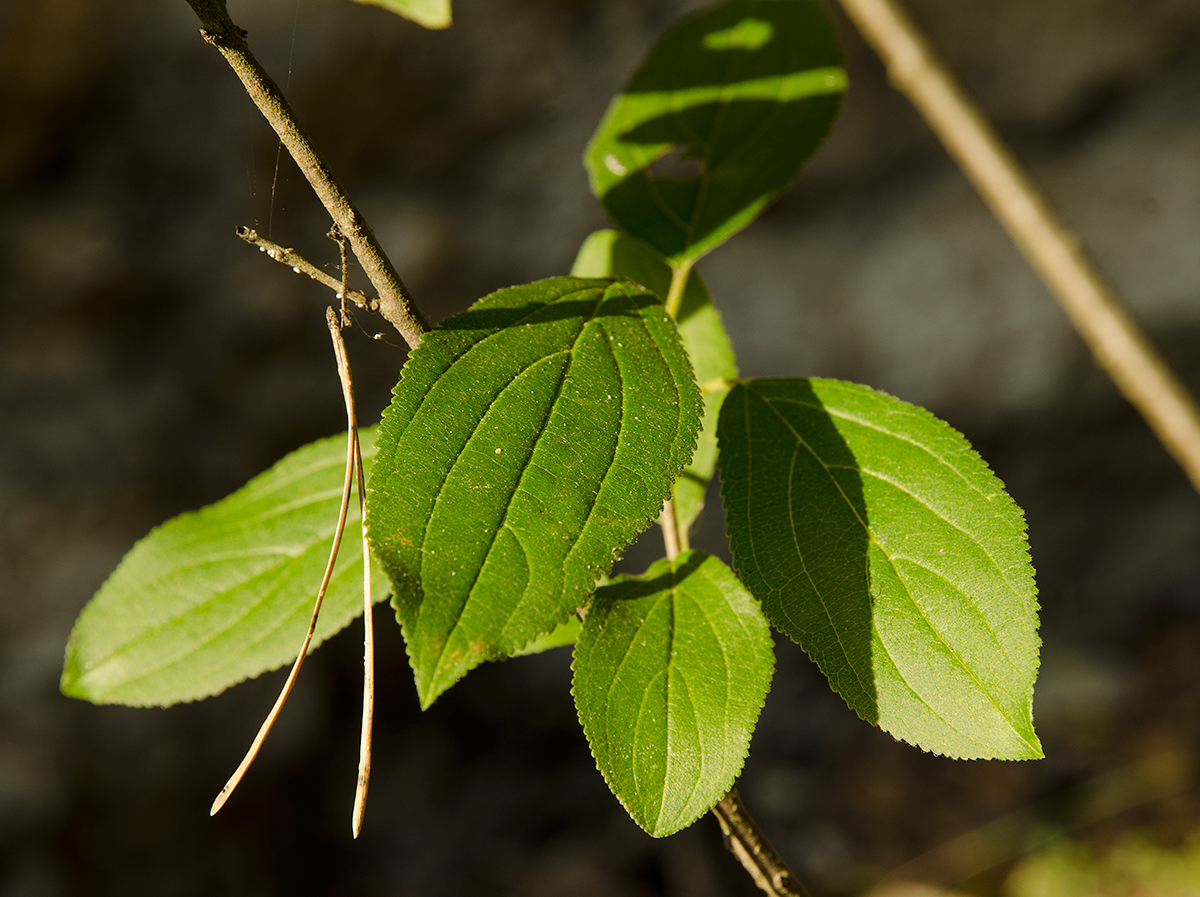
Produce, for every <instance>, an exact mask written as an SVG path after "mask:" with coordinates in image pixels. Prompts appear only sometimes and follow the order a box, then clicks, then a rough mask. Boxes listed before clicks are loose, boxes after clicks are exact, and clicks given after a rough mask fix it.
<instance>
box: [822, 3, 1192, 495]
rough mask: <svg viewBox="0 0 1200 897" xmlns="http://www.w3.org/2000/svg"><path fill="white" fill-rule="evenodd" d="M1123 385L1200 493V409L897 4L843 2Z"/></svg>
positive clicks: (894, 77) (899, 86) (1109, 371)
mask: <svg viewBox="0 0 1200 897" xmlns="http://www.w3.org/2000/svg"><path fill="white" fill-rule="evenodd" d="M841 3H842V6H843V7H844V8H845V10H846V13H847V14H848V15H849V17H850V19H851V20H852V21H853V22H854V23H855V25H856V26H857V27H858V29H859V30H860V31H861V32H862V34H863V36H864V37H865V38H866V40H867V42H868V43H870V44H871V45H872V46H873V47H874V48H875V50H876V51H877V52H878V53H879V55H880V57H881V58H882V59H883V61H884V64H885V65H886V66H887V70H888V76H889V77H890V79H891V81H892V83H893V84H894V85H895V86H896V88H897V89H899V90H900V91H902V92H903V93H904V94H905V95H906V96H907V97H908V98H909V99H910V100H911V101H912V103H913V105H915V106H916V107H917V109H918V110H919V111H920V113H921V115H922V116H924V118H925V120H926V121H927V122H928V123H929V126H930V127H931V128H932V129H933V131H934V132H935V133H936V134H937V136H938V137H939V138H940V139H941V141H942V143H943V144H944V145H945V147H946V149H947V151H948V152H949V153H950V155H951V156H953V157H954V159H955V160H956V161H957V162H958V164H959V165H960V166H961V167H962V170H963V171H964V172H965V173H966V175H967V177H968V178H969V179H970V180H971V182H972V183H973V184H974V185H975V187H976V189H977V190H978V191H979V193H980V195H981V196H982V197H983V199H984V201H985V202H986V203H987V204H988V206H989V207H990V208H991V210H992V212H993V214H995V216H996V217H997V218H998V219H999V221H1000V223H1001V224H1002V225H1003V226H1004V228H1005V229H1006V230H1007V231H1008V233H1009V236H1010V237H1012V239H1013V241H1014V242H1015V243H1016V244H1017V246H1018V248H1019V249H1020V250H1021V252H1022V253H1024V255H1025V257H1026V258H1027V259H1028V260H1029V263H1030V264H1031V265H1032V266H1033V268H1034V269H1035V270H1036V271H1037V273H1038V275H1039V276H1040V277H1041V278H1042V281H1043V282H1044V283H1045V284H1046V286H1047V287H1048V288H1049V289H1050V291H1051V293H1053V294H1054V296H1055V297H1056V298H1057V300H1058V302H1059V304H1060V305H1061V306H1062V308H1063V310H1064V311H1065V312H1066V314H1067V316H1068V317H1069V318H1070V319H1071V322H1072V323H1073V324H1074V325H1075V328H1076V330H1078V331H1079V334H1080V336H1082V337H1083V340H1084V342H1085V343H1087V345H1088V348H1090V349H1091V351H1092V354H1093V355H1094V356H1095V358H1096V362H1097V364H1099V365H1100V367H1101V368H1102V369H1103V370H1104V371H1105V372H1106V373H1107V374H1108V375H1109V377H1111V378H1112V380H1113V382H1114V383H1115V384H1116V385H1117V388H1118V389H1120V390H1121V392H1122V393H1124V395H1125V397H1126V398H1127V399H1128V400H1129V401H1130V402H1131V403H1132V404H1133V405H1134V407H1135V408H1137V410H1138V411H1139V412H1140V413H1141V415H1142V417H1144V418H1145V419H1146V422H1147V423H1148V424H1149V425H1150V427H1151V429H1152V430H1153V431H1154V433H1155V435H1156V436H1158V438H1159V440H1160V441H1161V442H1162V444H1163V445H1164V446H1165V447H1166V449H1167V451H1168V452H1170V453H1171V455H1172V456H1173V457H1174V458H1175V460H1176V461H1177V462H1178V463H1179V465H1180V466H1181V467H1182V468H1183V470H1184V472H1185V473H1186V474H1187V476H1188V478H1189V479H1190V480H1191V481H1192V485H1193V486H1195V487H1196V489H1197V490H1200V409H1197V406H1196V402H1195V400H1194V399H1193V398H1192V396H1191V395H1190V394H1189V393H1188V391H1187V389H1186V388H1185V387H1184V386H1183V384H1182V383H1180V381H1179V380H1178V378H1176V376H1175V375H1174V373H1173V372H1172V371H1171V370H1170V368H1169V367H1168V366H1167V364H1166V363H1165V362H1164V361H1163V359H1162V358H1161V357H1160V355H1159V354H1158V352H1157V351H1156V350H1155V349H1154V347H1153V346H1152V345H1151V343H1150V341H1149V340H1148V339H1147V338H1146V336H1145V335H1144V334H1143V333H1142V332H1141V331H1140V330H1139V328H1138V326H1137V325H1136V324H1135V323H1134V322H1133V320H1132V319H1131V318H1130V317H1129V315H1128V314H1127V313H1126V311H1125V310H1124V309H1123V308H1122V306H1121V303H1120V301H1119V300H1118V299H1117V296H1116V293H1115V291H1114V290H1113V289H1112V288H1111V287H1110V286H1109V285H1108V284H1107V283H1106V282H1105V281H1104V278H1103V277H1101V275H1100V274H1099V272H1098V271H1097V270H1096V268H1095V266H1094V265H1093V264H1092V263H1091V262H1090V261H1089V259H1088V258H1087V256H1086V254H1085V253H1084V250H1083V248H1082V245H1081V243H1080V240H1079V238H1078V237H1077V236H1076V235H1075V234H1074V233H1072V232H1071V230H1070V229H1069V228H1068V227H1067V226H1066V225H1065V224H1064V223H1063V222H1062V221H1061V220H1060V219H1059V218H1058V216H1057V215H1056V214H1055V213H1054V211H1053V210H1052V209H1051V208H1050V204H1049V203H1048V202H1047V200H1046V199H1045V197H1044V196H1043V195H1042V194H1041V192H1040V191H1039V190H1038V188H1037V187H1036V186H1035V185H1034V183H1033V181H1032V180H1031V179H1030V177H1029V176H1028V175H1027V174H1026V173H1025V172H1024V171H1023V170H1022V168H1021V166H1020V165H1019V164H1018V163H1017V162H1016V160H1015V159H1014V158H1013V156H1012V154H1011V152H1009V150H1008V149H1007V148H1006V147H1005V146H1004V144H1003V143H1002V142H1001V141H1000V139H999V138H998V137H997V136H996V133H995V131H994V130H993V129H992V128H991V126H990V125H989V124H988V122H987V121H986V119H984V117H983V115H982V114H981V113H980V111H979V110H978V109H977V108H976V107H975V106H974V104H973V103H972V102H971V101H970V100H969V99H968V98H967V96H966V95H965V94H964V93H963V91H962V89H961V88H960V87H959V86H958V84H957V83H956V82H955V80H954V78H953V76H952V75H951V74H950V73H949V72H948V71H947V70H946V68H945V67H944V66H943V65H942V64H941V62H940V61H939V60H938V58H937V56H936V55H935V53H934V52H933V50H932V49H931V48H930V47H929V45H928V43H927V42H926V41H925V39H924V38H923V37H922V35H921V34H920V32H918V30H917V29H916V27H915V26H914V25H913V23H912V21H911V20H910V19H909V18H908V17H907V15H906V14H905V13H904V11H903V10H902V9H901V7H900V5H899V4H898V3H896V2H894V0H841Z"/></svg>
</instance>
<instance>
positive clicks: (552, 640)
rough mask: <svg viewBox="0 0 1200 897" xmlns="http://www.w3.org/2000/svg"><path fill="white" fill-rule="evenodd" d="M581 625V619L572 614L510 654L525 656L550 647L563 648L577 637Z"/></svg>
mask: <svg viewBox="0 0 1200 897" xmlns="http://www.w3.org/2000/svg"><path fill="white" fill-rule="evenodd" d="M582 626H583V621H582V620H580V619H579V617H577V616H575V615H574V614H572V615H571V616H569V617H567V622H565V623H562V624H560V625H558V626H556V627H555V628H554V629H552V630H550V631H549V632H547V633H546V634H545V635H539V636H538V637H537V638H535V639H534V640H533V641H532V642H530V643H529V644H528V645H526V646H525V647H524V648H522V649H521V650H520V651H514V652H513V655H512V656H513V657H525V656H526V655H529V654H541V653H542V652H543V651H549V650H550V649H551V648H565V647H566V646H567V645H573V644H575V640H576V639H577V638H579V630H580V628H581V627H582Z"/></svg>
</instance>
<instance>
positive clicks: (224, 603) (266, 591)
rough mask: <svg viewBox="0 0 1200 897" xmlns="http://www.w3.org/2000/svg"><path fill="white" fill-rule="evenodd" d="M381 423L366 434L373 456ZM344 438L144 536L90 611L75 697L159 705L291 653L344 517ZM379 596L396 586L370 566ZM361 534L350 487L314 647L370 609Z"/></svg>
mask: <svg viewBox="0 0 1200 897" xmlns="http://www.w3.org/2000/svg"><path fill="white" fill-rule="evenodd" d="M374 439H375V428H374V427H371V428H370V429H364V430H361V431H360V442H361V445H362V453H363V464H364V465H365V466H367V467H368V469H369V465H370V461H371V458H373V456H374V448H373V443H374ZM345 466H346V437H345V436H333V437H330V438H328V439H322V440H320V441H318V442H314V443H311V444H310V445H306V446H304V447H303V448H300V449H297V450H296V451H294V452H292V453H291V454H290V455H288V456H287V457H285V458H283V459H282V460H281V461H279V462H278V463H277V464H276V465H275V466H274V467H272V468H271V469H270V470H268V471H266V472H265V473H263V474H260V475H259V476H257V477H255V478H254V479H253V480H251V481H250V482H249V483H247V484H246V485H245V486H244V487H242V488H241V489H239V490H238V491H237V492H235V493H233V494H232V495H230V496H228V497H226V498H224V499H222V500H221V501H219V502H216V503H215V504H212V505H209V506H208V507H206V508H203V509H201V510H199V511H192V512H189V513H186V514H181V515H180V516H178V517H175V518H173V519H171V520H169V521H167V522H166V523H164V524H163V525H162V526H160V527H158V528H157V529H155V530H153V531H152V532H151V533H150V534H149V535H148V536H146V537H145V538H144V539H142V540H141V541H140V542H138V543H137V545H135V546H134V547H133V549H132V550H130V552H129V553H128V554H127V555H125V558H124V560H122V561H121V564H120V566H118V567H117V569H116V570H115V571H114V572H113V574H112V575H111V576H110V577H109V578H108V581H107V582H105V583H104V585H102V586H101V587H100V590H99V591H98V592H97V593H96V596H95V597H94V598H93V599H92V600H91V602H90V603H89V604H88V605H87V607H85V608H84V609H83V613H81V614H80V615H79V620H78V621H77V622H76V624H75V628H74V629H73V630H72V632H71V638H70V641H69V642H68V643H67V656H66V662H65V664H64V668H63V675H62V682H61V687H62V690H63V693H64V694H67V695H70V696H71V697H76V698H83V699H85V700H88V701H92V702H94V703H98V704H129V705H133V706H139V707H144V706H152V705H168V704H175V703H178V702H180V701H192V700H196V699H198V698H204V697H208V696H209V695H213V694H216V693H217V692H220V691H223V690H224V689H226V688H228V687H229V686H231V685H234V684H236V683H238V682H241V681H242V680H244V679H248V678H250V677H252V676H257V675H258V674H260V673H263V672H265V671H267V670H272V669H275V668H277V667H280V666H283V665H284V664H287V663H291V662H292V661H293V660H294V659H295V656H296V652H297V651H298V650H299V648H300V644H301V642H302V641H303V639H304V633H305V631H306V630H307V628H308V621H309V617H310V615H311V613H312V607H313V602H314V600H315V599H316V594H317V589H318V587H319V586H320V583H321V577H322V575H323V574H324V572H325V565H326V563H328V560H329V547H330V544H331V542H332V540H333V533H334V530H335V529H336V525H337V517H338V508H339V506H340V504H341V495H342V483H343V479H344V477H345ZM373 571H374V572H373V578H372V591H373V595H374V598H375V600H376V601H381V600H383V599H384V598H385V597H387V592H388V589H387V582H386V580H385V579H384V578H383V575H382V573H381V571H380V570H379V569H378V567H377V565H373ZM362 600H363V599H362V536H361V530H360V528H359V519H358V502H357V501H356V500H355V499H354V497H353V496H351V500H350V514H349V515H348V517H347V520H346V530H345V534H344V535H343V537H342V545H341V551H340V552H339V554H338V560H337V564H336V565H335V567H334V575H333V579H332V580H331V581H330V583H329V588H328V590H327V591H326V593H325V601H324V603H323V605H322V608H321V617H320V620H319V622H318V624H317V629H316V633H315V635H314V637H313V647H315V646H316V645H319V644H320V643H321V642H323V641H324V640H325V639H327V638H329V637H330V636H331V635H333V634H335V633H336V632H338V631H339V630H341V629H342V628H344V627H345V626H346V625H347V624H348V623H349V622H350V621H351V620H353V619H354V618H355V617H357V616H360V615H361V614H362Z"/></svg>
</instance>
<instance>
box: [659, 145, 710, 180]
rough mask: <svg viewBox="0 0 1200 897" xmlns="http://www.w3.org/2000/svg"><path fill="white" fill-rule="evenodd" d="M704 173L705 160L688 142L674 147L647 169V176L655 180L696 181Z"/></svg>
mask: <svg viewBox="0 0 1200 897" xmlns="http://www.w3.org/2000/svg"><path fill="white" fill-rule="evenodd" d="M703 174H704V160H703V159H702V158H700V157H699V156H697V155H695V152H694V151H693V150H692V148H691V146H690V145H688V144H686V143H685V144H680V145H679V146H675V147H672V148H671V149H670V150H668V151H667V152H665V153H663V155H661V156H659V157H658V158H657V159H655V160H654V162H653V163H651V165H650V167H649V168H647V169H646V176H647V177H649V178H650V179H651V180H655V181H694V180H696V179H697V178H699V177H701V176H702V175H703Z"/></svg>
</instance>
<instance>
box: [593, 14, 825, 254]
mask: <svg viewBox="0 0 1200 897" xmlns="http://www.w3.org/2000/svg"><path fill="white" fill-rule="evenodd" d="M845 89H846V75H845V72H844V71H843V70H842V68H841V63H840V61H839V56H838V50H837V44H836V41H835V39H834V33H833V27H832V24H831V23H830V21H829V16H828V14H827V13H826V12H825V10H824V8H823V7H822V5H821V4H820V3H819V2H817V0H731V2H729V3H724V4H722V5H720V6H716V7H712V8H710V9H707V10H704V11H702V12H700V13H698V14H696V15H694V16H692V17H690V18H688V19H685V20H684V21H683V22H681V23H679V24H678V25H676V26H675V27H674V28H672V29H671V30H670V31H668V32H667V34H666V35H664V36H663V38H662V40H660V41H659V42H658V44H657V45H656V46H655V47H654V49H653V50H652V51H651V52H650V56H649V57H648V58H647V59H646V61H645V62H644V63H643V64H642V67H641V68H640V69H638V71H637V73H636V74H635V75H634V76H633V80H631V81H630V82H629V86H628V87H626V88H625V90H624V92H622V93H621V94H619V95H618V96H617V97H616V98H615V99H614V100H613V102H612V105H610V106H609V107H608V112H607V113H606V114H605V116H604V120H603V121H602V122H601V123H600V127H599V128H598V129H597V131H596V134H595V136H594V137H593V138H592V141H591V143H590V144H589V145H588V148H587V151H586V153H585V154H584V164H585V165H586V166H587V170H588V174H589V176H590V178H591V185H592V192H593V193H595V194H596V196H598V197H599V198H600V200H601V201H602V202H603V203H604V207H605V208H606V209H608V212H609V214H610V215H612V216H613V218H615V219H616V221H617V223H618V224H620V225H621V226H622V227H623V228H624V229H625V230H627V231H629V232H630V233H631V234H633V235H634V236H637V237H641V238H642V239H644V240H646V241H647V242H648V243H650V244H651V245H652V246H654V247H655V248H656V249H658V250H659V251H660V252H661V253H662V254H663V255H665V256H666V257H667V258H669V259H670V260H671V261H672V262H675V263H681V262H682V263H690V262H692V261H695V260H696V259H698V258H699V257H700V256H702V255H704V254H705V253H706V252H709V251H711V250H712V249H713V248H715V247H716V246H718V245H720V244H721V243H723V242H724V241H725V240H727V239H729V237H730V236H732V235H733V234H734V233H736V232H737V231H739V230H741V229H742V228H743V227H745V226H746V225H747V224H749V223H750V222H751V221H753V220H754V219H755V218H756V217H757V216H758V215H759V213H760V212H762V210H763V209H764V208H765V207H766V206H767V204H768V203H770V202H771V201H772V200H773V199H774V198H775V197H776V196H777V195H779V193H780V192H781V191H782V190H783V189H784V187H786V186H787V185H788V183H789V182H790V181H791V180H792V178H794V177H795V176H796V173H797V172H798V171H799V170H800V166H801V165H803V164H804V161H805V160H806V159H807V158H808V157H809V156H810V155H812V153H813V151H814V150H815V149H816V148H817V145H818V144H819V143H820V142H821V140H822V139H824V137H825V135H826V133H828V131H829V128H830V126H831V125H832V124H833V119H834V117H835V115H836V114H837V109H838V101H839V98H840V95H841V93H842V92H843V91H844V90H845Z"/></svg>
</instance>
